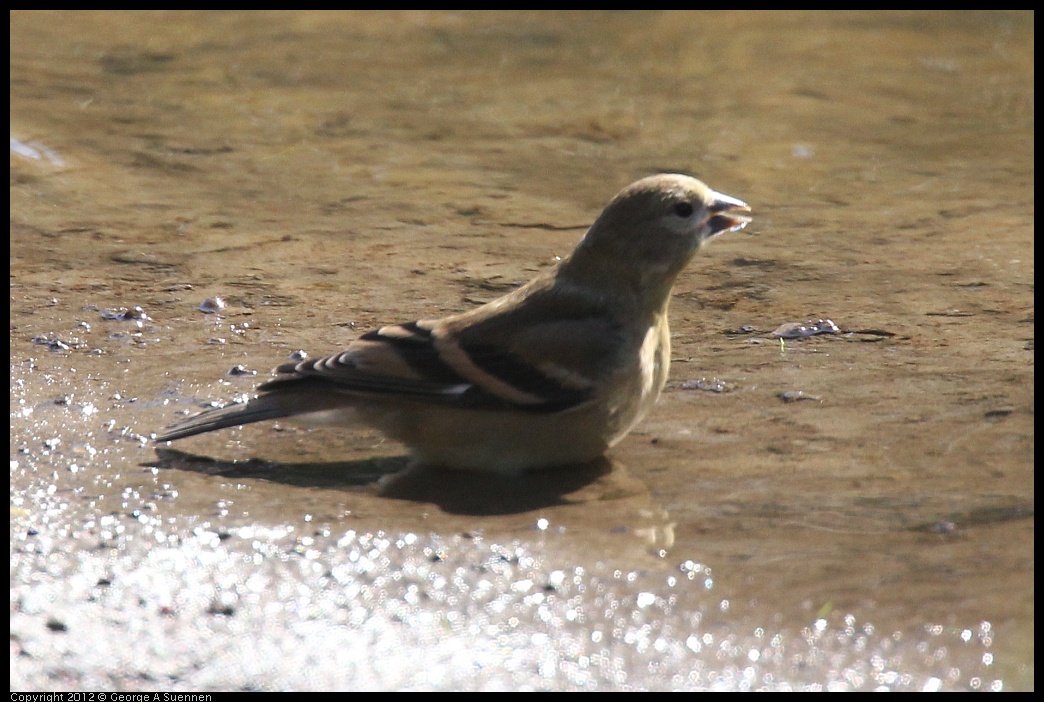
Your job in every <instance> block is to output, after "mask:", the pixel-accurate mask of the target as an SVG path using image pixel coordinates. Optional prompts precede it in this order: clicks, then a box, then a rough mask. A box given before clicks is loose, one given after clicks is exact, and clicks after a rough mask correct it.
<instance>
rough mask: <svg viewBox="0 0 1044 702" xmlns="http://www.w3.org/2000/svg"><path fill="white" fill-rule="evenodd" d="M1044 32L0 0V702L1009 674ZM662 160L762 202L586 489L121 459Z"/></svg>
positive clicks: (870, 20)
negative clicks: (4, 176) (0, 122)
mask: <svg viewBox="0 0 1044 702" xmlns="http://www.w3.org/2000/svg"><path fill="white" fill-rule="evenodd" d="M1033 38H1034V35H1033V16H1032V14H1026V13H1006V12H982V13H968V12H952V13H950V12H945V13H917V12H909V13H906V12H904V13H876V12H868V13H855V12H852V13H798V12H794V13H791V12H786V13H754V14H749V13H742V12H716V13H681V14H675V13H666V14H664V13H659V12H642V13H622V12H617V13H521V14H513V13H462V14H451V13H439V12H408V13H314V12H309V13H237V12H212V13H163V12H150V13H67V12H16V13H13V14H12V30H11V61H12V67H11V101H12V107H11V136H12V154H11V235H12V236H11V316H12V321H11V337H10V338H11V381H12V395H11V409H12V430H11V459H12V462H11V465H12V470H11V480H12V488H11V496H12V521H11V525H12V531H11V533H12V542H11V544H12V550H11V554H12V560H11V563H12V568H11V572H12V620H11V625H12V667H11V671H12V689H40V690H43V689H84V688H85V687H86V688H91V689H103V688H109V689H154V688H156V687H159V688H162V689H170V688H177V689H225V688H250V689H254V688H265V689H267V688H276V689H278V688H320V689H321V688H335V687H340V688H371V687H375V688H387V689H403V688H411V689H461V688H465V689H512V688H537V689H541V688H546V689H570V688H581V689H629V688H638V689H682V688H696V689H699V688H722V689H733V688H759V687H767V688H785V687H788V686H792V687H799V688H806V687H807V688H815V687H818V686H821V687H825V688H840V689H844V688H858V689H872V688H875V687H888V688H902V689H908V688H914V689H921V688H929V689H934V688H957V689H966V688H972V689H997V688H1002V689H1030V688H1031V687H1032V685H1033V668H1032V661H1033V652H1034V647H1033V556H1032V553H1033V550H1032V549H1033V502H1034V501H1033V464H1032V455H1033V443H1034V442H1033V335H1034V331H1033V330H1034V325H1033V248H1032V231H1033V158H1032V156H1033ZM662 170H677V171H683V172H687V173H691V174H693V175H695V176H697V177H699V178H701V179H704V180H706V181H707V182H708V183H709V184H710V185H711V186H712V187H714V188H716V189H718V190H721V191H722V192H725V193H728V194H730V195H733V196H735V197H739V198H742V199H743V200H745V201H746V202H748V203H750V204H751V206H752V207H753V211H754V221H753V223H752V224H751V225H750V226H749V227H748V228H747V229H746V230H744V231H743V232H739V233H732V234H729V235H727V236H724V237H719V238H718V239H716V240H715V241H714V242H713V243H712V244H710V245H709V246H707V247H706V248H705V249H704V250H703V251H701V253H700V255H699V257H698V258H697V259H696V260H695V261H694V262H693V264H692V265H691V266H690V268H689V270H688V271H686V272H685V273H684V274H683V275H682V277H681V279H680V281H679V283H678V285H677V286H676V288H675V296H674V299H673V301H672V309H671V312H672V317H671V319H672V331H673V334H674V339H673V341H674V364H673V365H672V371H671V378H672V379H671V383H670V385H669V386H668V391H667V392H666V393H665V395H664V397H663V399H662V401H661V403H660V405H659V406H658V407H657V408H656V410H655V411H654V412H653V413H652V414H651V416H650V417H648V418H647V419H646V420H645V421H644V422H643V423H642V424H641V425H640V427H639V428H638V429H637V430H636V431H635V432H634V433H633V434H632V435H631V436H630V437H628V438H627V439H626V440H624V441H623V442H622V443H621V444H620V445H619V446H618V447H617V448H616V449H615V450H614V451H613V453H612V462H611V463H609V462H607V463H606V464H604V465H600V466H592V467H589V469H588V470H587V472H577V473H573V474H570V475H565V476H556V475H540V476H529V477H527V478H524V479H520V480H519V481H500V480H494V479H484V478H473V477H468V476H457V475H452V474H450V475H434V476H431V475H423V474H422V475H408V476H406V477H401V476H400V477H398V478H395V477H392V474H394V473H395V472H397V471H400V470H401V469H402V468H403V467H404V465H405V461H404V459H403V458H402V453H403V452H402V449H401V447H399V446H397V445H395V444H393V443H391V442H386V441H384V440H383V439H382V438H381V437H380V436H378V435H376V434H375V433H373V432H369V431H366V430H359V431H356V432H346V431H333V430H328V429H324V430H313V431H307V430H295V429H292V428H288V427H281V428H280V429H281V430H279V431H277V430H275V429H274V428H273V427H272V426H270V425H263V426H256V425H255V426H253V427H249V428H246V429H243V430H235V431H231V432H222V433H218V434H213V435H209V436H204V437H201V438H199V439H194V440H192V441H186V442H180V443H179V444H178V445H177V446H176V448H177V449H178V451H174V452H172V451H170V450H160V451H159V452H157V450H156V447H155V446H154V445H152V444H150V443H148V442H147V441H146V439H145V437H147V436H148V435H149V434H150V433H152V432H155V431H157V430H158V429H159V428H161V427H163V426H165V425H167V424H169V423H170V422H172V421H173V420H174V419H176V418H178V417H179V416H180V415H179V414H178V412H180V411H183V410H192V411H195V410H196V409H198V408H199V406H200V405H201V403H203V402H209V401H215V400H227V399H229V398H231V397H234V396H235V395H237V394H242V393H246V392H249V391H250V390H251V388H253V387H254V386H255V385H256V384H257V383H258V382H260V380H262V379H263V378H265V377H267V375H268V372H269V370H270V369H271V368H273V367H274V366H276V365H278V364H279V363H282V362H284V361H285V360H286V358H287V356H288V355H289V354H290V353H292V352H293V351H295V350H297V349H307V350H308V351H309V352H310V353H312V354H323V353H328V352H331V351H334V350H337V349H339V348H341V347H342V346H343V345H344V344H346V343H347V342H348V341H349V340H351V339H353V338H355V337H356V336H358V335H359V334H361V333H363V332H364V331H366V330H369V329H371V328H373V327H374V326H376V325H380V324H382V323H387V322H395V321H405V320H410V319H415V318H418V317H436V316H441V315H444V314H448V313H451V312H456V311H460V310H464V309H468V308H470V307H472V306H474V305H476V304H479V303H481V302H485V301H487V300H490V299H492V298H494V297H496V296H498V295H499V294H501V293H502V292H504V291H506V290H509V289H511V288H512V287H514V286H515V285H516V284H518V283H520V282H524V281H525V280H527V279H528V278H530V277H532V275H534V273H535V272H536V271H538V270H540V269H541V268H543V267H545V266H547V265H550V263H551V262H552V261H553V259H554V257H556V256H561V255H564V254H566V253H568V251H569V250H571V248H572V247H573V245H574V244H575V242H576V241H577V240H578V239H579V237H580V236H581V235H582V233H583V231H584V229H585V227H586V226H587V225H589V224H590V222H591V221H592V220H593V218H594V217H595V216H596V215H597V213H598V212H599V210H600V209H601V207H602V206H603V205H604V204H605V202H606V201H607V200H608V199H609V198H610V197H611V196H612V195H613V194H615V192H616V191H617V190H619V188H621V187H622V186H624V185H626V184H627V183H629V182H630V181H632V180H634V179H636V178H638V177H640V176H643V175H646V174H648V173H652V172H656V171H662ZM212 297H220V298H222V299H223V300H225V301H226V303H227V307H225V309H224V310H222V311H221V312H220V313H218V314H206V313H204V312H203V311H201V310H199V309H198V306H199V305H200V304H201V303H203V302H204V300H206V299H208V298H212ZM135 306H141V307H142V308H143V310H144V313H145V315H146V318H140V317H139V318H137V319H133V318H131V319H125V320H119V319H108V318H105V316H104V315H103V313H104V312H105V311H107V310H115V309H119V308H133V307H135ZM827 318H829V319H831V320H833V322H835V323H836V324H837V326H838V327H839V328H840V330H841V333H840V334H823V335H816V336H811V337H807V338H803V339H787V340H784V341H783V342H782V343H781V341H780V339H778V338H776V337H774V336H772V334H771V333H772V332H773V330H776V329H777V328H779V327H780V326H781V325H783V324H787V323H799V324H803V323H808V322H809V321H813V322H814V321H816V320H819V319H827ZM237 364H243V365H244V366H245V367H246V368H247V369H248V370H252V371H256V372H257V375H245V376H243V375H240V376H227V375H226V372H227V371H228V370H229V369H230V368H232V367H233V366H236V365H237ZM700 380H703V381H704V382H702V383H700V382H697V381H700ZM701 387H702V388H706V387H713V388H715V389H718V390H723V391H722V392H714V391H709V390H704V389H700V388H701ZM798 391H800V392H802V393H804V395H803V396H802V397H803V398H804V400H805V401H785V399H783V397H781V395H783V394H784V393H796V392H798ZM788 397H790V398H794V397H797V396H796V395H788ZM250 459H255V460H250ZM461 534H463V535H465V536H463V537H462V536H460V535H461ZM353 554H355V555H353ZM419 650H423V651H424V652H425V654H430V655H431V656H433V657H434V660H436V661H437V665H434V666H428V667H426V668H425V670H418V669H417V667H416V664H415V662H414V661H416V655H417V653H418V652H419ZM257 651H262V652H263V653H264V655H261V656H258V655H257ZM99 652H104V654H105V655H99ZM433 671H437V672H433Z"/></svg>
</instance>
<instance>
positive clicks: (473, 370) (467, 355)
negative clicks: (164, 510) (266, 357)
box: [156, 175, 750, 473]
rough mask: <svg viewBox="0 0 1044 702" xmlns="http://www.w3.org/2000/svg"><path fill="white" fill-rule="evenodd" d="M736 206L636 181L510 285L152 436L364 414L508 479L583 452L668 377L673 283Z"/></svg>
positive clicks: (692, 190) (696, 191) (599, 450)
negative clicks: (558, 255) (544, 267)
mask: <svg viewBox="0 0 1044 702" xmlns="http://www.w3.org/2000/svg"><path fill="white" fill-rule="evenodd" d="M749 211H750V208H749V207H747V205H746V204H745V203H743V202H741V201H739V200H737V199H735V198H732V197H729V196H727V195H722V194H721V193H717V192H714V191H713V190H711V189H710V188H708V187H707V186H706V185H704V184H703V183H701V182H700V181H698V180H696V179H694V178H690V177H688V176H684V175H655V176H650V177H648V178H643V179H641V180H639V181H637V182H636V183H633V184H631V185H630V186H628V187H627V188H625V189H624V190H623V191H621V192H620V193H619V194H618V195H617V196H616V197H615V198H613V200H612V201H611V202H610V203H609V204H608V205H607V206H606V208H605V210H604V211H603V212H602V214H601V215H600V216H599V217H598V219H597V220H595V223H594V224H592V225H591V228H590V229H589V230H588V231H587V233H586V234H585V235H584V237H583V238H582V239H581V240H580V243H579V244H578V245H577V247H576V249H575V250H574V251H573V252H572V253H571V254H570V255H569V256H568V257H566V258H565V259H563V260H562V261H560V262H559V263H558V264H557V265H556V266H554V267H553V268H551V269H550V270H548V271H547V272H545V273H543V274H541V275H539V276H537V277H536V278H535V279H534V280H532V281H530V282H529V283H528V284H526V285H524V286H522V287H521V288H518V289H516V290H514V291H512V292H510V293H508V294H507V295H504V296H503V297H501V298H499V299H497V300H494V301H492V302H490V303H487V304H485V305H482V306H481V307H478V308H476V309H473V310H470V311H468V312H464V313H462V314H456V315H452V316H450V317H445V318H443V319H424V320H419V321H416V322H409V323H406V324H397V325H393V326H388V327H382V328H381V329H378V330H377V331H373V332H370V333H368V334H365V335H363V336H362V337H360V338H359V339H357V340H355V341H353V342H351V343H350V344H349V345H348V348H347V349H346V350H345V351H342V352H341V353H339V354H336V355H333V356H329V357H327V358H322V359H318V360H307V361H301V362H300V363H289V364H286V365H282V366H280V367H279V368H278V369H277V373H278V374H279V375H278V376H277V377H276V379H274V380H271V381H269V382H267V383H265V384H263V385H261V386H260V387H259V388H258V390H259V392H260V394H259V395H258V396H257V397H256V398H255V399H252V400H250V401H249V402H247V403H244V404H235V405H229V406H227V407H224V408H222V409H215V410H208V411H206V412H203V413H202V414H199V415H196V416H195V417H191V418H189V419H187V420H186V421H184V422H182V423H180V424H177V425H175V426H174V427H172V428H171V429H170V430H169V431H167V432H166V433H164V434H161V435H160V436H158V437H157V438H156V440H157V441H172V440H174V439H182V438H185V437H187V436H193V435H195V434H202V433H204V432H208V431H213V430H215V429H224V428H226V427H233V426H237V425H240V424H249V423H251V422H260V421H262V420H266V419H277V418H280V417H295V418H299V419H301V420H306V421H312V422H322V423H333V424H348V423H353V422H361V423H364V424H368V425H370V426H373V427H376V428H377V429H379V430H380V431H382V432H383V433H384V434H386V435H387V436H389V437H391V438H393V439H397V440H398V441H401V442H402V443H403V444H405V445H406V446H407V447H408V448H409V449H410V451H411V453H412V455H413V456H414V458H415V459H417V460H418V461H420V462H421V463H423V464H428V465H438V466H443V467H448V468H460V469H465V470H472V471H494V472H498V473H517V472H520V471H523V470H526V469H531V468H542V467H548V466H556V465H563V464H569V463H579V462H583V461H587V460H590V459H593V458H596V457H598V456H601V455H602V454H603V453H604V452H605V451H606V450H607V449H608V448H610V447H611V446H613V445H614V444H616V443H617V442H618V441H620V439H622V438H623V437H624V436H625V435H626V434H627V432H629V431H630V430H631V428H632V427H633V426H634V425H635V424H636V423H637V422H638V421H639V420H640V419H641V418H642V417H643V416H645V414H646V413H647V412H648V411H649V409H650V408H651V407H652V405H653V403H655V402H656V399H657V398H658V397H659V395H660V391H661V390H662V389H663V386H664V383H665V382H666V381H667V367H668V365H669V364H670V358H671V353H670V348H671V343H670V334H669V331H668V328H667V305H668V302H669V300H670V293H671V287H672V285H673V284H674V280H675V278H676V277H677V276H678V274H679V273H680V272H681V270H682V269H683V268H684V267H685V265H686V264H687V263H688V262H689V259H690V258H692V256H693V254H694V253H695V252H696V250H697V249H698V248H699V247H700V244H702V243H703V242H704V241H706V240H707V239H710V238H711V237H713V236H715V235H717V234H720V233H722V232H727V231H734V230H737V229H742V228H743V227H744V226H746V224H747V223H748V222H749V221H750V218H749V217H747V216H746V215H745V214H744V213H748V212H749ZM306 415H307V416H306Z"/></svg>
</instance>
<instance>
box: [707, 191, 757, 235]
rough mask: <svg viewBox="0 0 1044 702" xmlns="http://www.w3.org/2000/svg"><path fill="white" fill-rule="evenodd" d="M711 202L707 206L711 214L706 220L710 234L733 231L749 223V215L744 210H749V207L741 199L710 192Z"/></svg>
mask: <svg viewBox="0 0 1044 702" xmlns="http://www.w3.org/2000/svg"><path fill="white" fill-rule="evenodd" d="M710 195H711V198H712V199H711V204H710V206H709V207H708V208H707V209H708V210H709V211H710V213H711V216H710V218H709V220H708V223H709V224H710V229H711V236H714V235H716V234H721V233H723V232H734V231H736V230H737V229H743V227H745V226H747V224H749V223H750V217H749V216H747V215H746V214H743V213H745V212H750V207H749V206H748V205H747V203H745V202H743V201H742V200H737V199H736V198H734V197H729V196H728V195H725V194H723V193H717V192H713V191H712V192H711V194H710Z"/></svg>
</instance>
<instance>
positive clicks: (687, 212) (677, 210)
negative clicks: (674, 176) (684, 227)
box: [674, 202, 692, 217]
mask: <svg viewBox="0 0 1044 702" xmlns="http://www.w3.org/2000/svg"><path fill="white" fill-rule="evenodd" d="M674 214H676V215H678V216H679V217H691V216H692V204H691V203H688V202H679V203H678V204H676V205H675V206H674Z"/></svg>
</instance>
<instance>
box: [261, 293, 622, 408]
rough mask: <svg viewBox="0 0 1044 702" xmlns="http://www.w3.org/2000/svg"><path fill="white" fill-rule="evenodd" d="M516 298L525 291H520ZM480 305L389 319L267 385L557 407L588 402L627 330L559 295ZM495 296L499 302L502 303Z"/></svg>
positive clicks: (493, 405)
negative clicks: (432, 316) (441, 314)
mask: <svg viewBox="0 0 1044 702" xmlns="http://www.w3.org/2000/svg"><path fill="white" fill-rule="evenodd" d="M516 302H517V301H516ZM547 302H552V303H553V301H551V300H548V301H545V304H541V301H540V300H539V299H523V300H522V301H521V303H520V304H512V305H496V306H493V307H491V306H489V305H487V306H486V307H487V308H490V309H486V308H479V309H478V310H474V311H473V312H472V313H466V314H464V315H458V316H456V317H449V318H447V319H444V320H421V321H416V322H409V323H406V324H397V325H392V326H387V327H383V328H381V329H379V330H377V331H374V332H370V333H368V334H365V335H364V336H362V337H360V338H359V339H358V340H356V341H354V342H352V343H351V344H350V345H349V346H348V348H347V349H346V350H345V351H344V352H342V353H340V354H336V355H334V356H329V357H327V358H322V359H318V360H314V361H304V362H301V363H296V364H287V365H284V366H281V367H280V368H279V372H280V373H282V374H283V377H277V378H276V379H275V380H273V381H271V382H269V383H266V384H265V385H263V386H261V388H259V389H260V390H262V391H263V392H265V391H272V390H276V389H283V388H285V387H286V385H287V384H289V383H294V382H295V381H301V380H305V379H308V380H309V381H310V382H312V383H315V382H317V381H320V382H323V383H324V384H326V385H329V388H330V390H331V391H332V392H347V393H352V394H361V395H369V396H382V397H385V398H388V399H393V398H399V399H406V400H413V401H418V402H432V403H449V404H459V405H461V406H467V407H476V408H484V409H515V410H525V411H532V412H557V411H562V410H566V409H571V408H573V407H576V406H578V405H581V404H583V403H585V402H587V401H588V400H590V399H591V398H592V397H594V396H595V394H596V393H597V391H598V388H599V384H600V383H602V382H606V380H607V379H608V378H609V376H610V375H611V374H612V372H613V370H614V364H615V363H616V362H617V357H618V356H619V354H620V350H621V346H622V341H621V330H620V328H619V325H618V324H617V323H616V321H615V319H614V317H613V316H611V315H609V314H606V313H604V312H603V311H601V310H599V309H598V308H597V307H596V306H592V305H577V304H575V303H574V304H567V303H565V302H564V301H563V300H558V304H550V305H548V304H547ZM494 304H495V303H494Z"/></svg>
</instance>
